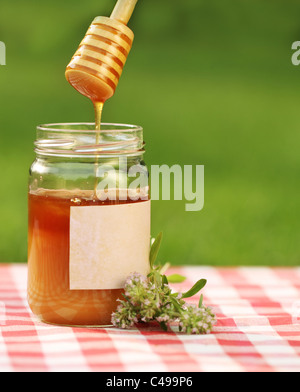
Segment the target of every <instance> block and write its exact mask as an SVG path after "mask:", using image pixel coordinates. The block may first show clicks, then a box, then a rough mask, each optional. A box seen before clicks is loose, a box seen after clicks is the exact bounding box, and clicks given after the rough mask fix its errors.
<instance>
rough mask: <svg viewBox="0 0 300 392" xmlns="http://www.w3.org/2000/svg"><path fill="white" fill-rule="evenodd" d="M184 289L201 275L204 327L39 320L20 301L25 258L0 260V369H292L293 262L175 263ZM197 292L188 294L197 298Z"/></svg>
mask: <svg viewBox="0 0 300 392" xmlns="http://www.w3.org/2000/svg"><path fill="white" fill-rule="evenodd" d="M172 272H178V273H181V274H183V275H186V276H187V277H188V280H187V281H186V282H185V283H184V284H182V285H180V286H177V287H176V288H177V289H178V288H180V289H181V290H182V291H184V290H186V289H189V288H190V287H191V285H192V284H193V283H195V281H196V280H198V279H200V278H206V279H208V285H207V287H206V288H205V289H204V297H205V304H206V305H210V306H212V307H213V308H214V310H215V312H216V313H217V316H218V324H217V326H216V327H215V329H214V332H213V333H212V334H211V335H207V336H186V335H183V334H179V333H176V331H174V332H168V333H165V332H161V331H160V330H159V329H158V328H157V327H156V326H151V327H139V328H138V329H134V330H129V331H120V330H117V329H114V328H108V329H85V328H78V329H76V328H62V327H55V326H49V325H44V324H42V323H40V322H39V321H37V320H36V319H35V317H34V316H33V315H32V314H31V312H30V310H29V308H28V305H27V302H26V273H27V270H26V266H25V265H3V266H0V370H1V371H53V372H54V371H66V372H68V371H101V372H115V371H116V372H117V371H121V372H129V371H132V372H152V371H153V372H167V371H170V372H179V371H180V372H198V371H207V372H219V371H221V372H226V371H231V372H232V371H234V372H235V371H237V372H239V371H255V372H256V371H265V372H269V371H300V269H297V268H291V269H289V268H278V269H271V268H229V269H228V268H227V269H226V268H210V267H185V268H177V269H174V270H173V271H172ZM198 300H199V298H197V297H196V298H194V299H193V301H194V302H195V303H197V302H198Z"/></svg>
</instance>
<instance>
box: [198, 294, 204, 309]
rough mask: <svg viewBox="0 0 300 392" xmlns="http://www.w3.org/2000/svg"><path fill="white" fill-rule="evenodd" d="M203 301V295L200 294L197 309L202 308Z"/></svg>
mask: <svg viewBox="0 0 300 392" xmlns="http://www.w3.org/2000/svg"><path fill="white" fill-rule="evenodd" d="M203 300H204V297H203V294H201V297H200V301H199V309H201V308H202V305H203Z"/></svg>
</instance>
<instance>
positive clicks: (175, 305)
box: [170, 297, 182, 313]
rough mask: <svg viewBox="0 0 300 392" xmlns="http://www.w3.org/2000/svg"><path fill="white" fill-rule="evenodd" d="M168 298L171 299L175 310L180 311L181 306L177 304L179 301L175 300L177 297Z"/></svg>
mask: <svg viewBox="0 0 300 392" xmlns="http://www.w3.org/2000/svg"><path fill="white" fill-rule="evenodd" d="M170 300H171V302H172V304H173V305H174V307H175V309H176V310H177V312H179V313H181V312H182V307H181V305H180V304H179V302H178V301H177V299H175V298H174V297H170Z"/></svg>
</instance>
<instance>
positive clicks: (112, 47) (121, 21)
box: [66, 0, 137, 130]
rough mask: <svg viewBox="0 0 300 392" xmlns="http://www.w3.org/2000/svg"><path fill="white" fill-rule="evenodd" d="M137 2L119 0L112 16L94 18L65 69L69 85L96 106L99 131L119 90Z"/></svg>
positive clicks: (132, 35) (128, 50)
mask: <svg viewBox="0 0 300 392" xmlns="http://www.w3.org/2000/svg"><path fill="white" fill-rule="evenodd" d="M136 3H137V0H119V1H118V3H117V4H116V6H115V8H114V10H113V12H112V14H111V17H110V18H107V17H102V16H99V17H97V18H95V20H94V21H93V23H92V24H91V26H90V28H89V29H88V31H87V33H86V36H85V37H84V39H83V40H82V42H81V43H80V45H79V48H78V50H77V51H76V53H75V54H74V56H73V58H72V59H71V62H70V63H69V65H68V66H67V69H66V78H67V80H68V82H69V83H70V84H71V86H73V87H74V88H75V90H77V91H78V92H79V93H81V94H82V95H84V96H86V97H87V98H89V99H90V100H91V101H92V102H93V104H94V107H95V114H96V116H95V117H96V119H95V124H96V130H100V126H101V115H102V110H103V105H104V103H105V102H106V101H107V100H108V99H109V98H111V97H112V96H113V95H114V93H115V91H116V88H117V85H118V83H119V80H120V77H121V74H122V72H123V68H124V65H125V63H126V60H127V57H128V55H129V52H130V50H131V47H132V43H133V39H134V34H133V32H132V31H131V30H130V29H129V28H128V27H127V26H126V25H127V23H128V21H129V19H130V17H131V15H132V13H133V10H134V8H135V5H136Z"/></svg>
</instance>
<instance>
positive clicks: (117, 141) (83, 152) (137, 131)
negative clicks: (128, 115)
mask: <svg viewBox="0 0 300 392" xmlns="http://www.w3.org/2000/svg"><path fill="white" fill-rule="evenodd" d="M34 144H35V147H36V148H35V152H36V153H37V154H39V155H47V156H68V157H70V156H77V157H78V156H82V157H94V156H97V157H100V156H106V157H107V156H110V157H113V156H118V155H127V156H136V155H143V154H144V152H145V150H144V146H145V143H144V140H143V128H142V127H140V126H137V125H128V124H114V123H102V124H101V130H100V131H98V130H95V123H53V124H44V125H39V126H38V127H37V138H36V141H35V143H34Z"/></svg>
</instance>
